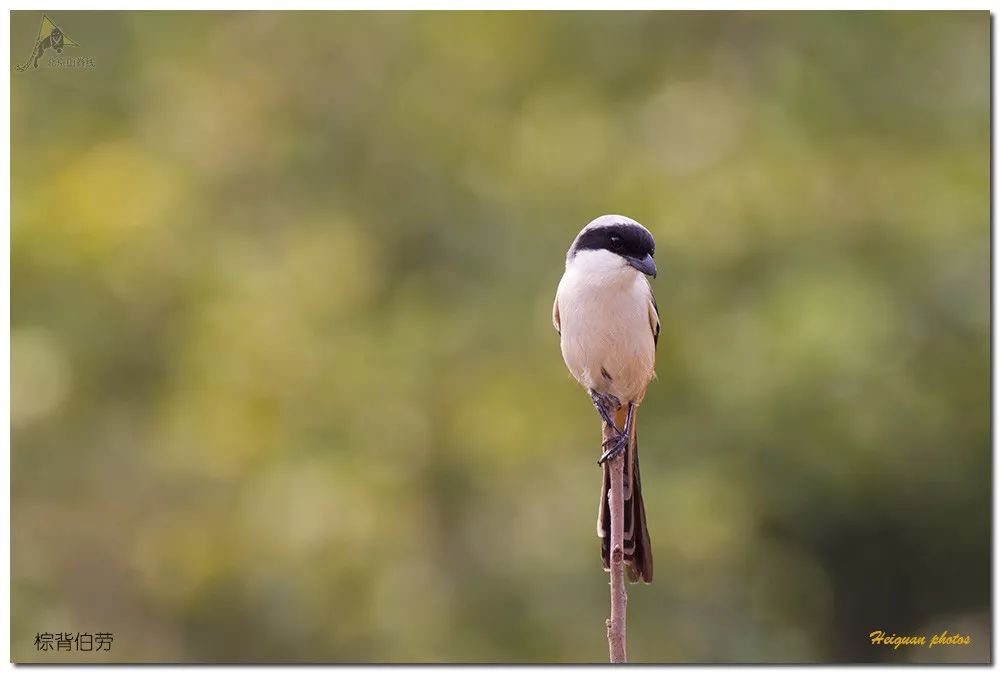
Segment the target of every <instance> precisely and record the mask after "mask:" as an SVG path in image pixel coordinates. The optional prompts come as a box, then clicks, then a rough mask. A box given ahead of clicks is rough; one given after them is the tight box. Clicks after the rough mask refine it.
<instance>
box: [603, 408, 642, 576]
mask: <svg viewBox="0 0 1000 673" xmlns="http://www.w3.org/2000/svg"><path fill="white" fill-rule="evenodd" d="M626 411H627V410H626V407H624V406H623V407H622V408H620V409H619V410H618V411H616V412H615V425H617V426H618V427H619V428H622V427H625V414H626ZM637 415H638V409H636V410H633V412H632V432H631V434H630V436H629V441H628V446H627V448H626V449H625V474H624V478H625V484H624V487H625V488H624V494H625V521H624V529H625V532H624V536H623V538H624V539H623V543H624V549H623V550H622V551H623V552H624V555H625V568H626V573H627V575H628V579H629V581H630V582H638V581H639V580H640V579H641V580H642V581H643V582H646V583H647V584H648V583H649V582H652V581H653V551H652V549H651V548H650V543H649V531H648V530H647V529H646V508H645V507H644V506H643V504H642V484H641V483H640V481H639V441H638V436H637V435H636V431H635V426H636V416H637ZM604 426H605V427H604V433H603V436H604V437H605V438H607V437H608V431H609V428H608V427H607V425H606V424H604ZM610 489H611V478H610V474H609V472H608V464H607V463H605V464H604V478H603V480H602V481H601V502H600V506H599V507H598V510H597V536H598V537H599V538H601V560H602V561H603V562H604V569H605V570H608V569H610V568H611V510H610V508H609V507H608V496H609V491H610Z"/></svg>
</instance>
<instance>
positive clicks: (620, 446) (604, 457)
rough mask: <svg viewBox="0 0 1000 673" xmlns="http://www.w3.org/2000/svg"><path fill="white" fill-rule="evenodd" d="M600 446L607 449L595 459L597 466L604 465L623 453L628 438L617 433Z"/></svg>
mask: <svg viewBox="0 0 1000 673" xmlns="http://www.w3.org/2000/svg"><path fill="white" fill-rule="evenodd" d="M609 445H610V446H609ZM601 446H606V447H607V449H606V450H605V451H604V453H602V454H601V457H600V458H598V459H597V464H598V465H604V463H606V462H607V461H609V460H611V459H612V458H615V457H617V456H618V454H620V453H621V452H622V451H624V450H625V447H626V446H628V436H627V435H625V434H622V433H619V434H617V435H614V436H612V437H609V438H608V439H606V440H605V441H604V442H603V443H602V444H601Z"/></svg>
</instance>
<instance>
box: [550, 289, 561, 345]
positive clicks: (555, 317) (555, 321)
mask: <svg viewBox="0 0 1000 673" xmlns="http://www.w3.org/2000/svg"><path fill="white" fill-rule="evenodd" d="M552 326H553V327H555V328H556V332H558V333H559V336H562V329H561V326H560V323H559V295H558V294H557V295H556V299H555V301H553V302H552Z"/></svg>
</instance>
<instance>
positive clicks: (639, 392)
mask: <svg viewBox="0 0 1000 673" xmlns="http://www.w3.org/2000/svg"><path fill="white" fill-rule="evenodd" d="M655 249H656V244H655V242H654V241H653V236H652V234H650V233H649V231H647V230H646V228H645V227H643V226H642V225H641V224H639V223H638V222H636V221H635V220H633V219H630V218H628V217H624V216H622V215H602V216H601V217H598V218H597V219H596V220H594V221H593V222H591V223H590V224H588V225H587V226H586V227H584V228H583V230H582V231H581V232H580V233H579V234H578V235H577V237H576V239H575V240H574V241H573V245H571V246H570V248H569V252H568V253H567V254H566V272H565V273H564V274H563V277H562V280H561V281H559V289H557V290H556V301H555V304H554V305H553V306H552V322H553V324H554V325H555V328H556V331H557V332H559V337H560V345H561V347H562V355H563V360H564V361H565V362H566V367H567V368H568V369H569V371H570V373H571V374H572V375H573V378H575V379H576V380H577V381H578V382H579V383H580V385H582V386H583V387H584V388H586V389H587V391H588V392H589V393H590V398H591V400H592V401H593V403H594V406H595V407H596V408H597V412H598V413H599V414H600V416H601V420H602V423H604V424H605V426H606V432H607V434H608V436H609V437H610V439H609V440H608V441H607V442H606V449H607V450H606V451H605V452H604V454H603V455H602V456H601V457H600V459H599V460H598V461H597V462H598V464H600V465H601V466H602V467H603V469H604V480H603V482H602V485H601V502H600V507H599V508H598V514H597V535H598V536H599V537H600V538H601V558H602V559H603V560H604V568H605V570H607V569H608V568H610V557H611V554H610V545H611V516H610V512H609V508H608V493H609V489H610V487H611V480H610V476H609V473H608V465H607V460H608V459H609V458H611V457H614V456H617V455H618V454H619V453H621V452H622V451H625V474H624V477H625V483H624V495H625V520H624V530H625V533H624V550H623V551H624V556H625V563H626V568H627V570H628V577H629V580H631V581H633V582H637V581H639V580H640V579H641V580H642V581H644V582H651V581H652V580H653V554H652V551H651V550H650V543H649V532H648V531H647V530H646V512H645V509H644V508H643V504H642V490H641V486H640V483H639V456H638V443H637V440H636V431H635V425H636V418H635V414H636V408H637V407H638V406H639V404H640V403H641V402H642V398H643V397H644V396H645V394H646V387H647V386H648V385H649V382H650V381H651V380H652V378H653V375H654V373H653V366H654V363H655V360H656V341H657V337H658V336H659V333H660V318H659V314H658V313H657V311H656V300H655V299H654V298H653V291H652V289H651V288H650V286H649V281H648V280H647V278H646V277H647V276H651V277H653V278H655V277H656V263H655V262H654V261H653V254H654V252H655Z"/></svg>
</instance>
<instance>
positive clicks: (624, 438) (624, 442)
mask: <svg viewBox="0 0 1000 673" xmlns="http://www.w3.org/2000/svg"><path fill="white" fill-rule="evenodd" d="M634 411H635V405H634V404H632V403H631V402H629V403H628V412H627V413H626V414H625V429H624V430H623V431H622V432H621V434H619V435H618V436H617V437H612V438H611V439H610V440H609V441H608V443H609V444H610V446H608V448H607V450H606V451H605V452H604V453H602V454H601V457H600V458H598V459H597V464H598V465H603V464H604V463H605V461H608V460H611V459H612V458H614V457H615V456H617V455H618V454H619V453H621V452H622V451H624V450H625V447H626V446H628V438H629V435H630V434H632V414H633V412H634ZM612 425H614V424H612Z"/></svg>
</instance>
